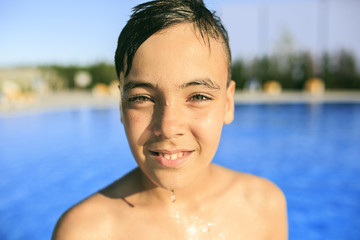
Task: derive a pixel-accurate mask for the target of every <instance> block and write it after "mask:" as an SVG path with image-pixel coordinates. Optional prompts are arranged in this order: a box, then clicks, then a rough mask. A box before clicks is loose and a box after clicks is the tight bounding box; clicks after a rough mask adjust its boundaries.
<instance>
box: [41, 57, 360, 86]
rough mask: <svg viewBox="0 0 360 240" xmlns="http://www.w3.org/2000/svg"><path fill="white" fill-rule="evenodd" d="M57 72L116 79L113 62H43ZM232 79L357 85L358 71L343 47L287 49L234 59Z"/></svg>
mask: <svg viewBox="0 0 360 240" xmlns="http://www.w3.org/2000/svg"><path fill="white" fill-rule="evenodd" d="M42 69H44V70H51V71H53V72H55V73H56V75H58V76H59V79H60V81H62V83H61V84H60V85H61V86H62V87H61V88H65V89H76V88H79V87H78V86H77V85H76V82H75V75H76V74H77V73H78V72H79V71H85V72H87V73H89V75H90V76H91V82H90V83H89V84H88V85H87V86H86V87H85V88H86V89H91V88H92V87H94V86H95V85H96V84H97V83H105V84H108V85H109V84H110V83H111V82H112V81H114V80H116V79H117V77H116V73H115V67H114V64H111V63H105V62H100V63H96V64H93V65H89V66H76V65H71V66H60V65H52V66H43V67H42ZM231 74H232V79H233V80H234V81H235V82H236V87H237V89H241V90H243V89H246V88H247V87H248V84H249V82H250V81H252V80H254V79H255V80H256V81H257V82H258V83H259V85H260V86H262V85H263V84H265V83H266V82H268V81H271V80H275V81H277V82H279V83H280V84H281V86H282V88H283V89H286V90H302V89H303V88H304V86H305V84H306V81H307V80H308V79H310V78H314V77H317V78H320V79H322V80H323V82H324V83H325V86H326V89H345V90H350V89H360V73H359V69H357V63H356V58H355V56H354V55H353V54H352V53H351V52H350V51H346V50H342V51H339V52H337V53H331V54H330V53H325V54H323V55H322V56H321V57H318V58H314V57H313V56H312V55H311V54H310V53H309V52H297V53H288V54H286V55H271V56H262V57H257V58H254V59H252V60H244V59H235V60H234V61H233V63H232V67H231Z"/></svg>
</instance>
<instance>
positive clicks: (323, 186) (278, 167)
mask: <svg viewBox="0 0 360 240" xmlns="http://www.w3.org/2000/svg"><path fill="white" fill-rule="evenodd" d="M359 123H360V104H354V103H341V104H249V105H237V106H236V116H235V120H234V122H233V123H232V124H230V125H228V126H224V130H223V135H222V142H221V143H220V145H219V150H218V152H217V154H216V156H215V159H214V162H216V163H219V164H221V165H224V166H226V167H229V168H232V169H235V170H239V171H244V172H250V173H254V174H258V175H260V176H263V177H266V178H269V179H271V180H272V181H274V182H275V183H276V184H278V185H279V186H280V187H281V188H282V189H283V191H284V193H285V195H286V197H287V201H288V215H289V216H288V217H289V228H290V231H289V235H290V238H289V239H293V240H297V239H309V240H315V239H329V240H332V239H334V240H335V239H350V240H352V239H354V240H355V239H356V240H357V239H360V218H359V217H358V216H359V215H360V181H359V180H360V179H359V178H360V177H359V176H360V124H359ZM135 166H136V164H135V162H134V161H133V160H132V157H131V153H130V150H129V148H128V146H127V142H126V138H125V133H124V130H123V127H122V125H121V123H120V118H119V110H118V109H101V110H99V109H79V110H67V111H59V112H51V113H42V114H33V115H28V116H27V115H22V116H15V117H6V118H1V117H0V196H1V197H0V223H1V224H0V239H2V240H12V239H26V240H29V239H30V240H32V239H50V236H51V232H52V229H53V227H54V225H55V222H56V220H57V218H58V217H59V216H60V214H61V213H62V212H63V211H65V210H66V209H67V208H68V207H70V206H71V205H73V204H74V203H76V202H78V201H79V200H81V199H83V198H85V197H86V196H88V195H90V194H92V193H94V192H96V191H97V190H99V189H100V188H102V187H104V186H105V185H107V184H109V183H111V182H112V181H114V180H116V179H117V178H118V177H120V176H122V175H123V174H125V173H126V172H128V171H129V170H131V169H132V168H134V167H135Z"/></svg>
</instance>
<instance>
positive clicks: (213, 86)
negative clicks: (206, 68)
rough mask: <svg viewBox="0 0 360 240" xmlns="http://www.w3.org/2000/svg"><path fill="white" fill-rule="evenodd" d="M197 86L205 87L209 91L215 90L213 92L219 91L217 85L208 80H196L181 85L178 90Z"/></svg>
mask: <svg viewBox="0 0 360 240" xmlns="http://www.w3.org/2000/svg"><path fill="white" fill-rule="evenodd" d="M199 85H200V86H205V87H207V88H210V89H215V90H219V89H220V86H219V84H217V83H215V82H213V81H212V80H211V79H210V78H205V79H196V80H193V81H190V82H187V83H184V84H181V85H180V88H186V87H190V86H199Z"/></svg>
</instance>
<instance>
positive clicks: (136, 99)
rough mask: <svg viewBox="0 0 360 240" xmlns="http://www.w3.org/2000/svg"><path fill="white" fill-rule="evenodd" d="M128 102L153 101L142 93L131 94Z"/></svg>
mask: <svg viewBox="0 0 360 240" xmlns="http://www.w3.org/2000/svg"><path fill="white" fill-rule="evenodd" d="M127 102H128V103H146V102H154V100H153V99H152V98H151V97H148V96H144V95H135V96H131V97H129V98H128V99H127Z"/></svg>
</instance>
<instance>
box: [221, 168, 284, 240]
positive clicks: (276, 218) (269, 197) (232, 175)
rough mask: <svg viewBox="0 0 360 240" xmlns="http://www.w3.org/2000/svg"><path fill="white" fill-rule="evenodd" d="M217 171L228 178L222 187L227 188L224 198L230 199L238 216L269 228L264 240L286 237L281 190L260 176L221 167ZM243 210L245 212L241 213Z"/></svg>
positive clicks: (232, 209)
mask: <svg viewBox="0 0 360 240" xmlns="http://www.w3.org/2000/svg"><path fill="white" fill-rule="evenodd" d="M220 168H221V167H220ZM220 172H221V173H220V175H223V176H224V177H225V176H226V177H227V179H228V185H229V186H228V187H226V186H225V187H226V188H227V189H228V190H227V192H226V194H225V196H226V199H224V200H223V201H226V200H227V199H231V200H229V201H232V202H230V204H229V205H230V206H232V208H231V211H233V212H234V214H237V216H242V217H244V218H250V219H256V220H254V221H255V222H254V224H253V225H256V224H259V226H260V227H266V229H268V231H267V232H266V234H267V235H266V236H268V237H267V239H287V235H288V225H287V206H286V198H285V195H284V193H283V191H282V190H281V189H280V188H279V187H278V186H277V185H276V184H274V183H273V182H271V181H269V180H267V179H265V178H262V177H259V176H255V175H251V174H248V173H241V172H236V171H233V170H229V169H226V168H222V169H220ZM234 206H238V207H237V208H234ZM244 209H246V210H244ZM244 212H245V214H247V215H245V216H244V215H243V214H244ZM255 216H256V217H255Z"/></svg>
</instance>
